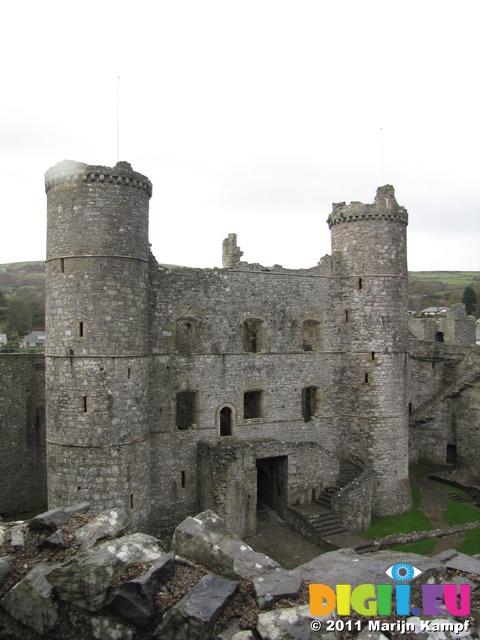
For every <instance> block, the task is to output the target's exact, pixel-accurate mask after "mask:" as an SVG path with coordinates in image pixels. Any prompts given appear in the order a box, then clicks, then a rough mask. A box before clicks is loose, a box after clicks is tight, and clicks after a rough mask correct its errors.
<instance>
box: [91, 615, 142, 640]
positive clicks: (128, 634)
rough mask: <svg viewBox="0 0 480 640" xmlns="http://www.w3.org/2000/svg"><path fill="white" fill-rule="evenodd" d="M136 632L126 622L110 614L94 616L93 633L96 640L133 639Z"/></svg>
mask: <svg viewBox="0 0 480 640" xmlns="http://www.w3.org/2000/svg"><path fill="white" fill-rule="evenodd" d="M134 633H135V631H134V630H133V629H132V628H130V627H129V626H127V625H126V624H125V623H123V622H119V621H118V620H112V619H111V618H109V617H108V616H94V617H92V635H93V637H94V638H95V640H132V639H133V637H134Z"/></svg>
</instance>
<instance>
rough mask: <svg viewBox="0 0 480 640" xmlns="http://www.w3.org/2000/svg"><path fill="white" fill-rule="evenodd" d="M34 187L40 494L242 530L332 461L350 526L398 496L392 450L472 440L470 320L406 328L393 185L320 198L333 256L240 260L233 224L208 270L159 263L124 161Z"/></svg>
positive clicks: (454, 317)
mask: <svg viewBox="0 0 480 640" xmlns="http://www.w3.org/2000/svg"><path fill="white" fill-rule="evenodd" d="M45 187H46V193H47V201H48V231H47V263H46V274H47V275H46V277H47V279H46V322H47V326H46V330H47V346H46V354H45V380H46V393H45V401H46V438H45V441H46V458H47V471H46V476H47V480H48V482H47V484H48V506H49V507H50V508H51V507H55V506H60V505H70V504H74V503H78V502H82V501H88V502H89V503H90V504H91V505H92V508H93V510H94V511H97V512H99V511H101V510H103V509H106V508H109V507H121V506H123V507H126V508H127V510H128V511H129V512H130V513H131V517H132V521H133V526H134V527H135V528H138V529H142V530H147V531H155V532H156V533H157V534H158V535H165V536H166V535H168V534H170V533H171V532H172V530H173V528H174V527H175V526H176V525H177V524H178V523H179V522H180V521H181V520H183V519H184V518H185V517H186V516H187V515H194V514H195V513H198V512H199V511H203V510H205V509H212V510H214V511H215V512H216V513H218V514H219V515H220V516H221V517H223V518H224V519H225V520H226V522H227V524H228V526H229V528H230V529H231V530H233V531H234V532H235V533H237V534H238V535H239V536H241V537H248V536H249V535H251V534H253V533H254V532H255V529H256V514H257V505H258V504H259V503H264V504H267V505H268V506H270V507H271V508H273V509H274V510H275V511H277V512H278V513H279V514H280V515H281V516H283V517H284V518H286V519H287V520H288V519H289V514H290V510H291V508H292V507H294V506H295V505H301V504H307V503H310V502H312V501H315V500H316V499H317V498H318V497H319V496H320V495H321V494H322V492H323V491H325V490H326V489H327V488H328V487H331V486H332V485H335V483H336V482H337V481H338V477H339V474H340V469H341V467H342V465H343V464H344V463H345V462H346V461H347V462H348V463H349V464H350V465H355V467H356V468H357V470H358V473H357V477H356V479H355V481H354V482H351V483H350V485H348V486H346V487H345V488H344V490H342V491H341V492H339V493H338V494H337V497H336V499H335V502H334V503H333V504H332V506H333V508H334V509H335V511H336V512H337V513H338V515H339V516H340V517H341V519H342V521H343V522H344V523H345V524H346V525H347V526H349V527H351V528H353V529H362V528H365V527H367V526H368V525H369V523H370V518H371V516H372V515H377V516H386V515H393V514H397V513H402V512H404V511H407V510H408V509H410V508H411V505H412V501H411V495H410V487H409V481H408V464H409V456H410V461H413V462H418V461H427V462H435V463H436V462H440V463H446V462H456V463H458V464H464V465H465V464H467V463H468V462H469V460H471V458H472V456H474V457H475V456H476V457H477V458H478V457H479V453H480V433H479V429H480V393H479V390H480V386H479V379H480V359H479V350H478V349H477V348H476V347H475V337H474V324H473V318H468V317H467V316H466V314H465V310H464V307H463V306H462V305H458V306H457V307H455V308H453V309H452V311H451V312H450V313H449V314H447V317H445V318H442V319H441V320H436V319H435V318H433V319H427V320H426V321H425V322H422V321H421V320H418V321H417V320H416V321H415V323H414V325H413V326H412V327H411V328H410V329H409V326H408V306H407V277H408V274H407V254H406V228H407V222H408V216H407V211H406V210H405V208H404V207H402V206H400V205H399V204H397V201H396V199H395V194H394V189H393V187H392V186H390V185H385V186H383V187H380V188H379V189H378V190H377V194H376V197H375V200H374V202H373V204H362V203H360V202H352V203H350V204H348V205H347V204H345V203H344V202H343V203H339V204H334V205H333V211H332V213H331V214H330V216H329V218H328V225H329V227H330V230H331V235H332V254H331V255H328V256H325V257H323V258H322V259H321V260H320V262H319V263H318V265H316V266H314V267H312V268H310V269H299V270H292V269H285V268H282V267H280V266H277V265H276V266H274V267H271V268H266V267H262V266H260V265H258V264H249V263H247V262H242V261H241V258H242V255H243V254H242V252H241V251H240V249H239V247H238V246H237V238H236V236H235V234H230V235H229V236H228V238H227V239H226V240H225V241H224V243H223V268H221V269H220V268H212V269H194V268H182V267H172V266H166V265H162V264H159V263H158V262H157V261H156V260H155V258H154V257H153V255H152V254H151V252H150V249H149V242H148V208H149V200H150V197H151V195H152V185H151V183H150V181H149V180H148V178H146V177H145V176H143V175H141V174H139V173H137V172H135V171H133V170H132V168H131V166H130V165H129V164H128V163H126V162H119V163H117V165H116V166H115V167H113V168H109V167H103V166H90V165H86V164H82V163H77V162H70V161H65V162H61V163H59V164H57V165H56V166H55V167H53V168H51V169H50V170H49V171H48V172H47V173H46V178H45ZM438 323H441V326H439V324H438ZM412 332H413V333H412ZM22 357H25V356H22ZM0 411H1V406H0ZM28 428H29V427H28V425H27V426H26V427H25V429H28ZM13 455H14V454H13ZM0 510H1V509H0Z"/></svg>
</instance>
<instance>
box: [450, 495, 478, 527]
mask: <svg viewBox="0 0 480 640" xmlns="http://www.w3.org/2000/svg"><path fill="white" fill-rule="evenodd" d="M443 517H444V519H445V522H446V523H447V524H465V523H467V522H475V521H476V520H480V509H478V508H477V507H474V506H473V505H470V504H464V503H463V502H454V501H453V500H451V499H449V500H448V503H447V508H446V510H445V511H444V512H443Z"/></svg>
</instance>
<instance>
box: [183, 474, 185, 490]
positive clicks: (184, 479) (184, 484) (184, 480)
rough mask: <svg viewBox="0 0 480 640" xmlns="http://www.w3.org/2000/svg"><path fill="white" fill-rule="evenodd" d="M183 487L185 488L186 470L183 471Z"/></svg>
mask: <svg viewBox="0 0 480 640" xmlns="http://www.w3.org/2000/svg"><path fill="white" fill-rule="evenodd" d="M182 489H185V471H182Z"/></svg>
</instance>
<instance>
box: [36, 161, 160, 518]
mask: <svg viewBox="0 0 480 640" xmlns="http://www.w3.org/2000/svg"><path fill="white" fill-rule="evenodd" d="M45 189H46V192H47V201H48V227H47V265H46V330H47V347H46V362H47V371H46V396H47V456H48V493H49V506H50V507H55V506H59V505H65V504H72V503H74V502H78V501H79V500H88V501H89V502H90V503H91V504H92V510H93V511H94V512H98V511H100V510H102V509H105V508H109V507H120V506H122V507H126V508H127V509H128V510H129V511H131V514H132V522H133V526H134V527H138V528H142V527H143V528H145V527H147V528H148V515H149V486H150V484H149V473H150V468H149V430H148V395H147V394H148V371H149V367H148V328H147V327H148V309H149V305H148V299H149V298H148V296H149V288H148V259H149V247H148V202H149V199H150V195H151V184H150V182H149V181H148V179H147V178H145V177H144V176H142V175H141V174H139V173H136V172H134V171H132V168H131V167H130V165H129V164H128V163H124V162H120V163H118V164H117V165H116V166H115V167H113V168H110V167H100V166H89V165H85V164H82V163H76V162H67V161H66V162H63V163H59V164H58V165H56V166H55V167H53V168H52V169H50V170H49V171H48V172H47V174H46V176H45Z"/></svg>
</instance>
